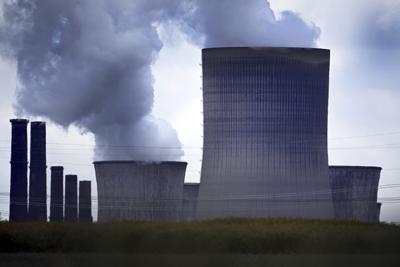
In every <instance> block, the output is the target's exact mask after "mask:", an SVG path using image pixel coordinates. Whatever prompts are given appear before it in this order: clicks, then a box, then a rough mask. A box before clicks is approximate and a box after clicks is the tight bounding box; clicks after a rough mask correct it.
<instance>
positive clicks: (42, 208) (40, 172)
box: [29, 121, 47, 221]
mask: <svg viewBox="0 0 400 267" xmlns="http://www.w3.org/2000/svg"><path fill="white" fill-rule="evenodd" d="M30 152H31V153H30V173H29V219H30V220H31V221H47V191H46V187H47V183H46V124H45V123H44V122H41V121H35V122H31V149H30Z"/></svg>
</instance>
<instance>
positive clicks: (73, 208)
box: [64, 175, 78, 222]
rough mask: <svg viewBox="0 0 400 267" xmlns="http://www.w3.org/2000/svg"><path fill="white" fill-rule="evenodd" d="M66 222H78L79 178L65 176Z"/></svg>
mask: <svg viewBox="0 0 400 267" xmlns="http://www.w3.org/2000/svg"><path fill="white" fill-rule="evenodd" d="M64 221H66V222H76V221H78V176H76V175H66V176H65V217H64Z"/></svg>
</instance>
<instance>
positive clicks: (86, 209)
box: [78, 181, 93, 223]
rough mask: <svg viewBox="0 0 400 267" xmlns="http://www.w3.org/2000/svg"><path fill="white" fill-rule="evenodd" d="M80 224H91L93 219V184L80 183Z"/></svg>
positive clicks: (87, 182) (88, 182)
mask: <svg viewBox="0 0 400 267" xmlns="http://www.w3.org/2000/svg"><path fill="white" fill-rule="evenodd" d="M78 214H79V215H78V216H79V222H85V223H91V222H93V218H92V183H91V182H90V181H79V212H78Z"/></svg>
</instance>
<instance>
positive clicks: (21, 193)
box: [9, 119, 29, 222]
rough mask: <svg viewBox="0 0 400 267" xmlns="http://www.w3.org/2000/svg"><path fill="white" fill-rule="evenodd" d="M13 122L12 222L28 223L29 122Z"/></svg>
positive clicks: (23, 120)
mask: <svg viewBox="0 0 400 267" xmlns="http://www.w3.org/2000/svg"><path fill="white" fill-rule="evenodd" d="M10 122H11V161H10V164H11V181H10V219H9V220H10V221H16V222H21V221H26V220H27V217H28V200H27V197H28V192H27V191H28V148H27V147H28V145H27V144H28V140H27V125H28V122H29V121H28V120H25V119H13V120H10Z"/></svg>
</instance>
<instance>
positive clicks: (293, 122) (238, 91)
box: [197, 47, 333, 219]
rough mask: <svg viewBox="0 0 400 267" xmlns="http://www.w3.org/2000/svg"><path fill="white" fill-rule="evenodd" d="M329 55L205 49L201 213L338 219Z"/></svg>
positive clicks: (314, 51) (322, 52)
mask: <svg viewBox="0 0 400 267" xmlns="http://www.w3.org/2000/svg"><path fill="white" fill-rule="evenodd" d="M329 58H330V52H329V50H325V49H308V48H307V49H306V48H251V47H247V48H208V49H203V51H202V61H203V62H202V63H203V64H202V66H203V103H204V145H203V164H202V171H201V184H200V191H199V202H198V207H197V217H198V218H200V219H203V218H215V217H229V216H234V217H304V218H332V217H333V207H332V198H331V193H330V188H329V177H328V153H327V113H328V87H329Z"/></svg>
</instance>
